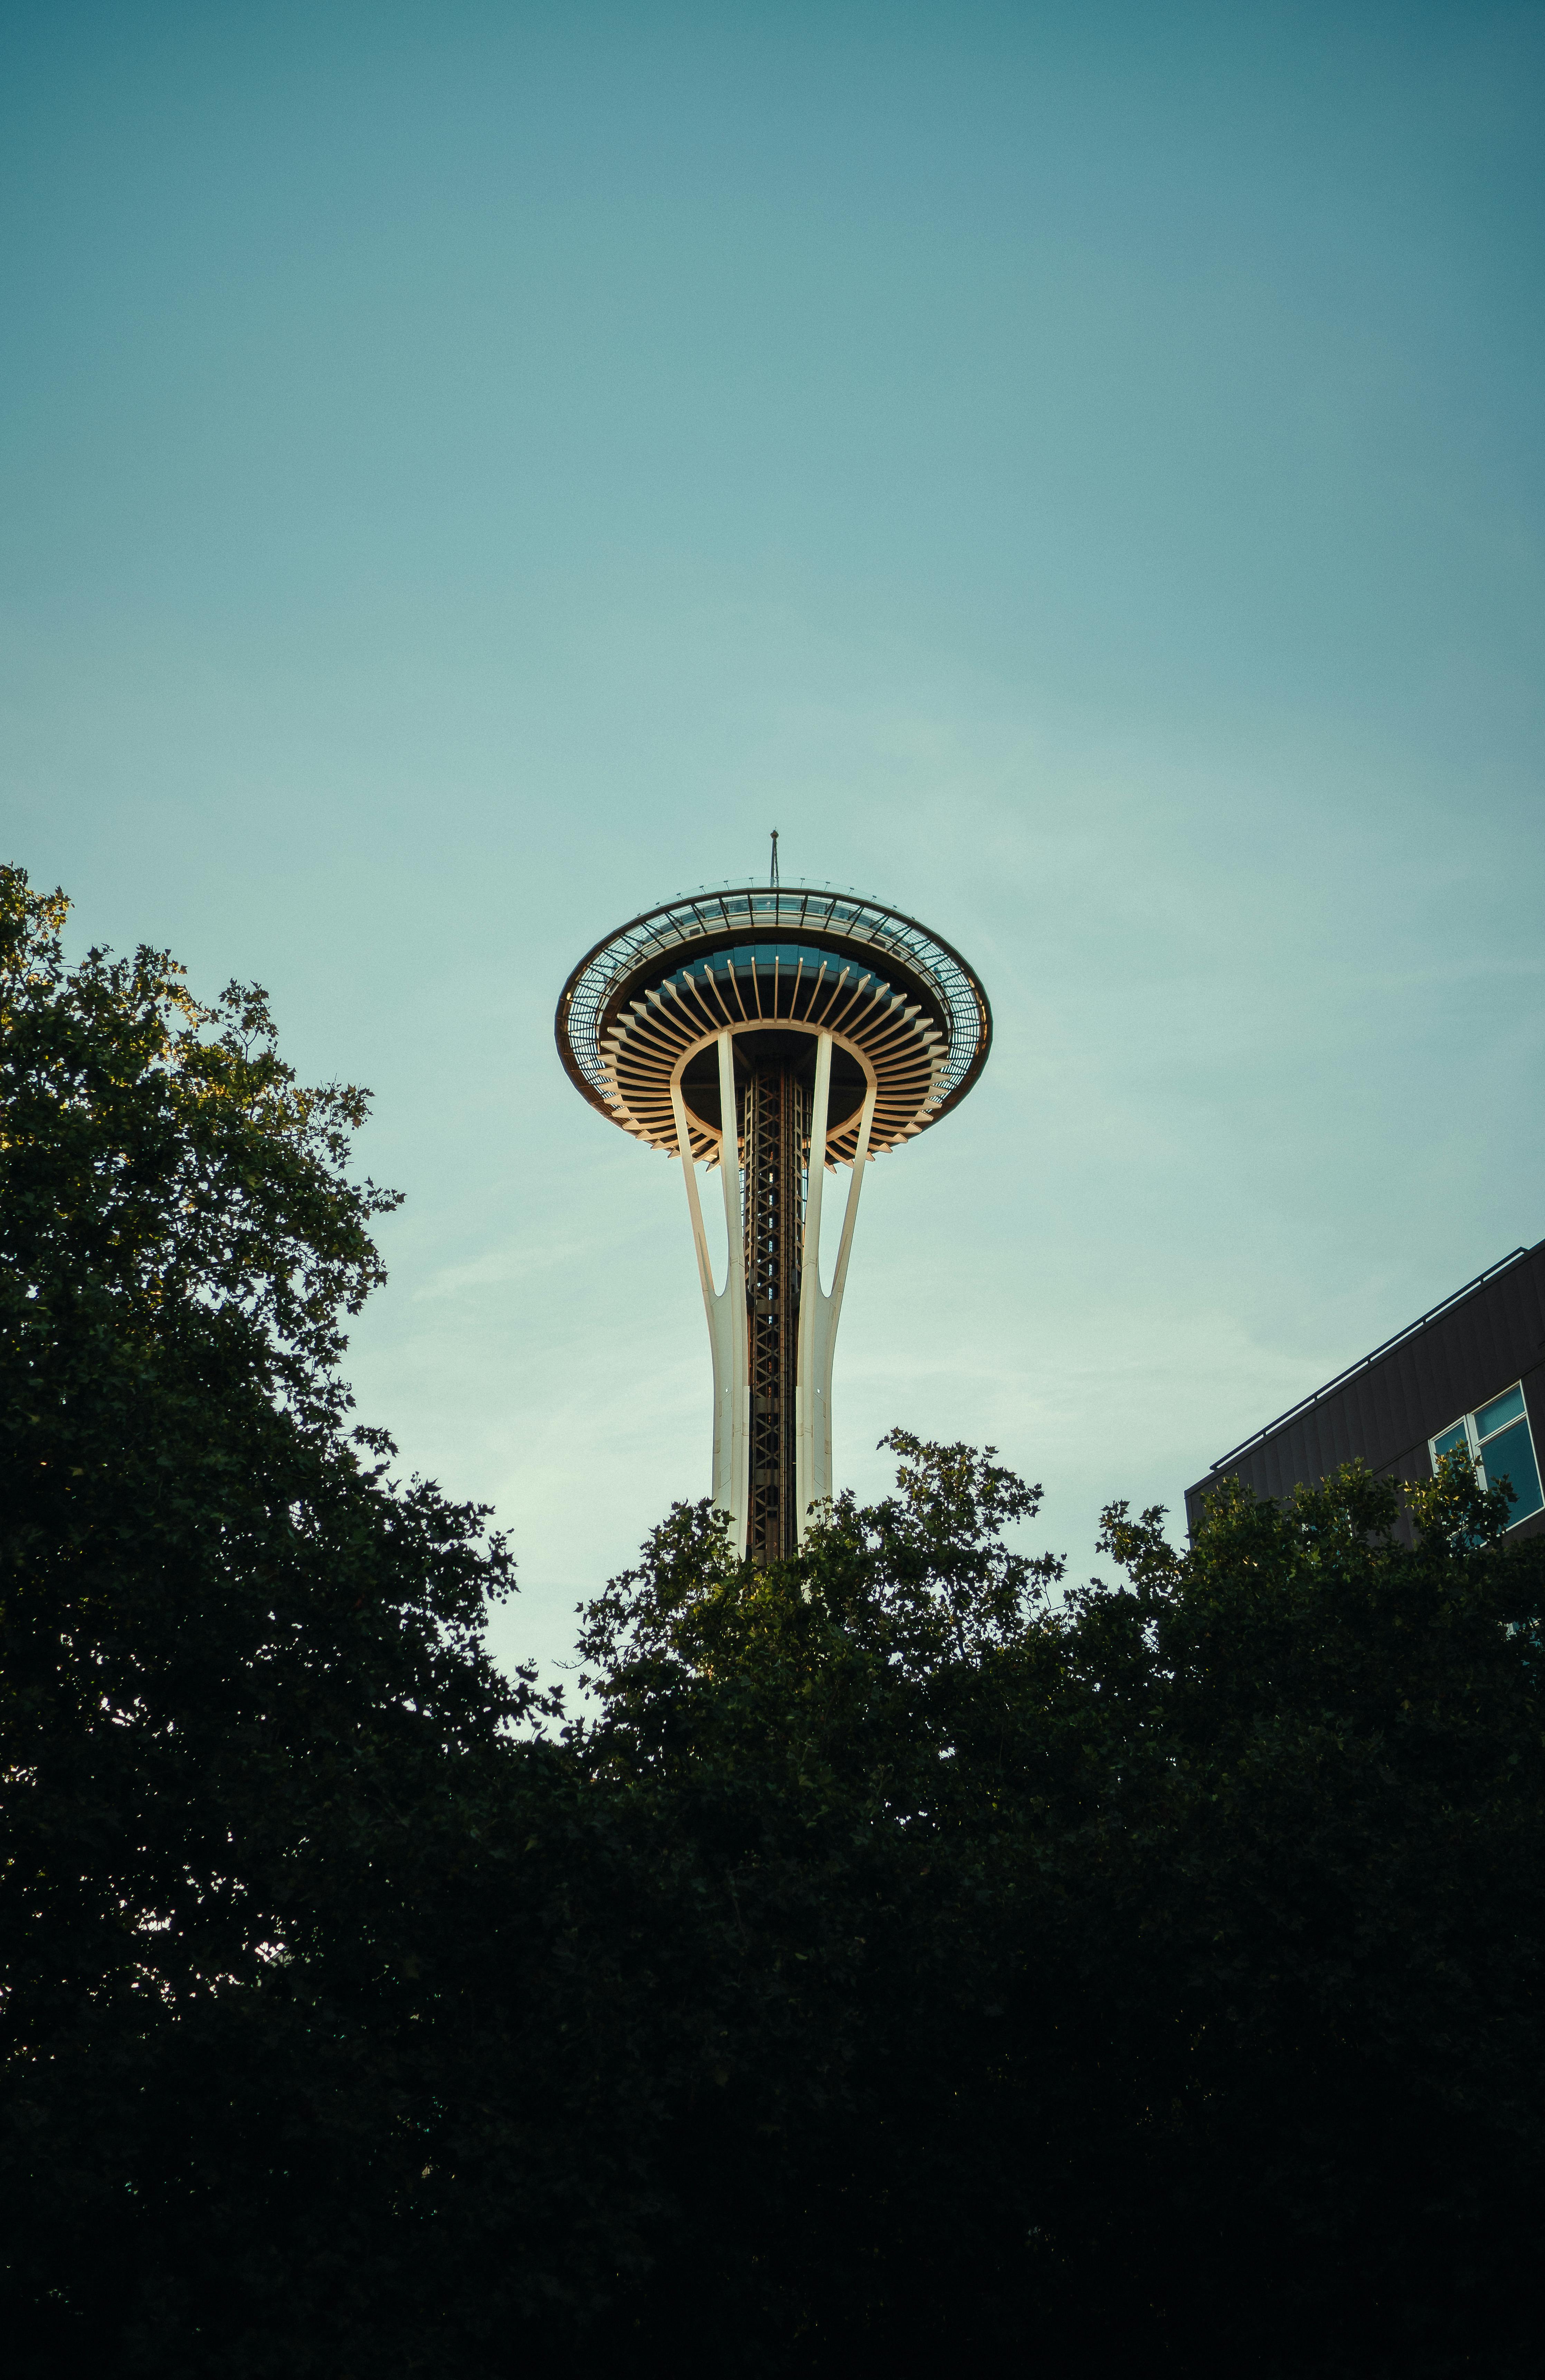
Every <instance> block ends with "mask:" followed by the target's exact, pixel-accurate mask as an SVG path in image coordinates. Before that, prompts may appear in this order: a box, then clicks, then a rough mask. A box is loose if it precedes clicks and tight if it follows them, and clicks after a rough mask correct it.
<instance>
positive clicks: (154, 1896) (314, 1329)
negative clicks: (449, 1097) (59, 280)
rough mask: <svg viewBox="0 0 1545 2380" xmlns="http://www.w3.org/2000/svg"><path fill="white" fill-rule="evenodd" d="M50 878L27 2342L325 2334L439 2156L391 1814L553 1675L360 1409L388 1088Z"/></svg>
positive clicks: (18, 1800) (26, 1810) (39, 1039)
mask: <svg viewBox="0 0 1545 2380" xmlns="http://www.w3.org/2000/svg"><path fill="white" fill-rule="evenodd" d="M65 915H66V904H65V902H64V900H63V898H62V896H60V895H57V894H55V895H54V896H52V897H48V896H40V895H38V894H36V893H34V892H31V891H30V888H29V886H28V884H27V880H26V878H25V877H24V876H23V875H22V874H21V873H20V872H19V871H18V870H16V869H6V870H4V871H0V1464H3V1480H0V1576H3V1585H0V1596H3V1603H0V1738H3V1748H4V1761H5V1776H6V1800H5V1817H4V1826H5V1849H6V1857H5V1864H4V1871H3V1884H0V1907H3V1912H4V1939H5V1945H6V1971H7V1972H6V2084H7V2089H6V2131H5V2136H4V2140H5V2145H4V2159H5V2162H4V2167H3V2168H0V2171H3V2174H4V2181H5V2191H6V2201H5V2203H6V2220H5V2224H4V2234H5V2237H4V2254H5V2258H6V2273H7V2300H8V2304H9V2307H10V2312H11V2322H12V2338H13V2342H14V2341H15V2340H16V2339H17V2338H20V2337H23V2336H25V2337H27V2338H30V2340H31V2342H32V2353H33V2355H34V2358H35V2361H36V2362H37V2363H38V2364H39V2366H40V2367H41V2368H43V2369H56V2368H58V2363H59V2361H60V2360H61V2359H62V2358H64V2357H65V2356H66V2355H67V2353H69V2352H72V2351H74V2350H75V2349H76V2348H79V2350H81V2351H82V2352H84V2351H85V2350H86V2348H87V2346H88V2344H90V2345H91V2346H96V2347H101V2346H103V2344H104V2342H113V2343H114V2344H115V2345H116V2360H119V2361H122V2360H123V2359H124V2358H125V2357H127V2358H128V2362H129V2363H130V2366H131V2368H132V2365H133V2363H134V2361H135V2360H136V2358H137V2357H142V2360H143V2362H144V2364H145V2366H146V2367H147V2368H155V2369H158V2370H161V2371H171V2370H176V2369H179V2368H183V2367H184V2366H186V2367H187V2368H189V2369H199V2370H202V2369H205V2368H207V2363H208V2359H209V2357H210V2354H211V2352H212V2346H213V2342H215V2341H217V2340H218V2341H223V2342H232V2341H234V2342H236V2343H237V2345H236V2350H233V2351H237V2368H251V2369H267V2368H273V2369H275V2370H277V2369H285V2370H286V2371H287V2370H300V2369H305V2368H307V2362H306V2352H305V2350H297V2349H296V2345H295V2342H296V2340H297V2339H300V2340H304V2339H306V2338H307V2337H308V2335H309V2334H312V2333H317V2334H320V2333H322V2332H327V2333H328V2334H330V2335H332V2334H335V2332H336V2331H337V2329H338V2327H339V2325H342V2326H343V2327H344V2328H346V2329H347V2326H348V2322H349V2319H350V2315H349V2308H350V2307H351V2306H352V2307H353V2308H354V2309H355V2312H356V2313H359V2309H361V2308H363V2307H366V2306H368V2304H369V2302H370V2299H371V2292H372V2291H373V2290H375V2289H378V2288H379V2286H380V2283H381V2279H382V2275H383V2270H384V2269H385V2268H386V2267H388V2266H389V2265H390V2262H391V2257H390V2253H389V2245H388V2233H387V2230H385V2229H383V2216H384V2214H385V2212H386V2211H387V2210H388V2209H390V2208H391V2207H392V2206H393V2205H394V2204H397V2203H398V2201H399V2200H400V2194H401V2190H402V2186H403V2177H404V2175H405V2174H407V2173H408V2172H409V2171H410V2170H416V2168H415V2167H413V2166H412V2165H411V2159H412V2156H413V2154H414V2143H413V2140H412V2137H411V2131H412V2128H411V2126H405V2125H403V2124H402V2123H401V2122H399V2121H395V2112H396V2111H395V2107H394V2097H395V2094H396V2093H397V2092H398V2091H399V2090H400V2088H401V2078H400V2076H399V2075H398V2073H397V2072H396V2071H395V2041H394V2023H395V2021H396V2020H398V2019H400V2016H401V2011H400V2010H398V2009H395V2008H394V2006H393V2003H392V1994H391V1987H390V1986H391V1972H392V1960H393V1956H394V1955H395V1953H397V1952H398V1951H400V1949H401V1944H400V1941H394V1940H391V1938H390V1937H391V1936H392V1934H393V1931H394V1910H393V1888H394V1885H395V1883H396V1882H398V1881H400V1878H399V1877H397V1876H395V1874H394V1871H395V1870H396V1869H398V1868H400V1867H401V1865H402V1861H401V1858H400V1856H399V1854H398V1852H397V1849H396V1844H397V1840H398V1839H399V1838H407V1839H411V1840H412V1842H413V1844H414V1848H415V1856H417V1857H419V1858H420V1859H421V1856H422V1850H423V1843H424V1840H425V1838H426V1835H427V1834H428V1833H430V1832H432V1831H433V1829H432V1828H430V1826H429V1819H430V1816H431V1815H434V1817H435V1818H436V1820H437V1821H438V1822H439V1825H440V1831H441V1832H442V1833H443V1832H444V1821H443V1818H442V1816H441V1813H442V1812H443V1809H444V1805H446V1804H447V1803H450V1802H454V1801H455V1799H456V1795H457V1794H458V1793H462V1792H465V1791H466V1790H467V1788H468V1779H470V1778H471V1777H472V1776H473V1775H474V1774H475V1773H476V1772H477V1771H478V1768H479V1763H480V1762H481V1763H482V1764H483V1765H484V1766H485V1767H486V1764H487V1762H488V1760H489V1759H490V1758H491V1757H493V1756H494V1755H495V1753H496V1748H497V1746H498V1743H499V1741H500V1738H501V1735H502V1732H503V1731H505V1730H507V1728H508V1726H509V1725H510V1723H511V1722H513V1721H515V1720H517V1719H518V1718H520V1717H521V1715H522V1714H523V1713H524V1711H525V1710H526V1709H527V1707H528V1706H529V1703H530V1700H531V1689H530V1686H529V1682H525V1681H522V1680H517V1681H516V1682H513V1683H511V1682H506V1681H505V1680H504V1679H503V1678H502V1677H501V1676H500V1675H499V1674H498V1673H497V1672H496V1671H495V1670H494V1669H493V1666H492V1665H491V1663H490V1662H489V1660H488V1658H487V1657H486V1655H485V1653H484V1651H483V1650H482V1647H481V1626H482V1620H483V1615H484V1612H485V1609H486V1608H487V1605H488V1602H489V1599H490V1598H491V1597H496V1596H499V1595H502V1594H504V1593H505V1592H506V1591H507V1589H508V1586H509V1583H510V1568H509V1561H508V1557H507V1554H506V1551H505V1547H504V1545H503V1543H502V1541H501V1540H499V1539H493V1540H492V1541H487V1540H486V1539H485V1538H484V1536H483V1515H482V1514H481V1512H478V1511H475V1510H473V1509H472V1508H469V1507H467V1506H458V1505H456V1504H454V1503H450V1502H448V1501H446V1500H444V1498H443V1497H441V1496H440V1495H439V1494H438V1492H437V1491H436V1490H435V1489H434V1488H432V1487H429V1486H426V1485H423V1484H417V1485H414V1486H413V1487H411V1488H396V1487H394V1486H393V1485H392V1484H391V1482H390V1480H389V1478H388V1476H387V1473H386V1468H385V1465H386V1463H387V1461H388V1459H389V1455H390V1451H391V1450H390V1446H389V1442H388V1441H386V1440H385V1439H383V1438H382V1437H381V1436H379V1435H377V1434H372V1433H371V1432H369V1431H364V1430H352V1431H351V1429H350V1427H349V1426H348V1408H349V1400H348V1396H347V1390H345V1389H344V1388H343V1386H342V1385H341V1383H340V1380H339V1378H338V1373H337V1360H338V1356H339V1354H340V1352H341V1349H342V1346H343V1343H344V1341H343V1330H342V1321H341V1318H342V1317H344V1316H347V1315H348V1314H352V1313H354V1312H356V1311H357V1310H358V1308H359V1304H360V1302H361V1300H362V1299H363V1297H364V1295H365V1294H366V1293H367V1292H368V1290H369V1289H370V1288H371V1286H373V1285H374V1283H375V1282H376V1281H379V1280H380V1279H381V1277H382V1274H381V1268H380V1264H379V1260H378V1258H377V1256H376V1253H375V1250H374V1248H373V1246H372V1245H371V1239H370V1236H369V1225H370V1222H371V1219H372V1217H374V1216H376V1215H379V1214H381V1213H382V1212H383V1211H385V1210H386V1209H387V1208H389V1207H390V1206H391V1205H393V1204H394V1203H395V1201H394V1200H393V1199H392V1198H391V1197H390V1196H387V1195H385V1194H383V1193H382V1192H379V1191H377V1190H376V1189H375V1188H374V1187H373V1185H371V1184H370V1183H369V1182H365V1183H356V1182H355V1181H353V1180H352V1179H351V1178H350V1176H349V1175H348V1173H347V1155H348V1148H349V1143H350V1138H351V1135H352V1134H353V1132H354V1130H355V1128H356V1127H357V1126H358V1125H359V1123H360V1121H361V1120H362V1118H363V1115H364V1112H365V1099H364V1095H363V1094H361V1093H360V1092H359V1091H357V1090H353V1089H349V1088H340V1087H331V1088H327V1089H322V1090H308V1089H305V1088H303V1087H300V1086H299V1085H298V1083H297V1082H296V1079H295V1077H294V1075H293V1074H292V1072H291V1070H290V1069H289V1068H288V1067H287V1066H286V1065H285V1064H284V1063H283V1062H282V1061H281V1060H280V1059H279V1057H278V1055H277V1054H276V1051H275V1050H274V1040H273V1028H272V1024H271V1020H270V1017H269V1014H268V1011H267V1008H266V1005H265V1003H264V1001H263V998H262V994H261V993H260V992H257V991H255V990H242V989H241V988H239V987H237V986H235V985H233V986H232V987H231V988H230V989H229V990H227V991H226V992H225V994H224V995H223V996H222V998H221V999H220V1000H219V1001H218V1002H215V1003H214V1005H213V1007H209V1006H203V1005H201V1004H200V1003H199V1002H196V1001H195V1000H194V999H193V998H192V997H191V996H190V994H189V991H188V990H187V989H186V987H185V984H184V981H183V977H182V973H181V970H180V969H179V968H177V967H176V965H174V963H173V962H172V961H171V960H170V959H169V958H167V957H166V956H165V955H164V954H163V953H157V952H154V951H150V950H140V952H139V953H137V954H136V956H135V957H134V958H133V959H132V960H130V961H123V960H115V959H113V958H111V957H110V956H109V955H108V954H107V953H103V952H101V951H95V950H93V951H92V952H91V953H90V954H89V955H88V956H87V957H86V959H85V960H84V961H83V962H82V963H81V964H80V965H78V966H76V967H73V968H70V967H67V966H66V965H65V962H64V957H63V953H62V949H61V943H60V933H61V929H62V927H63V925H64V921H65ZM409 1864H411V1862H410V1863H409ZM395 1931H396V1932H397V1933H398V1934H399V1935H400V1932H401V1927H400V1925H396V1926H395ZM420 2162H421V2159H420ZM324 2309H326V2312H325V2315H324V2312H323V2310H324ZM243 2341H245V2342H246V2344H245V2345H244V2346H243V2345H242V2344H241V2342H243ZM72 2343H73V2344H72ZM242 2357H245V2358H246V2359H247V2361H246V2362H245V2364H244V2363H243V2362H242V2361H241V2358H242ZM327 2368H329V2369H332V2368H334V2366H333V2365H331V2364H329V2365H328V2366H327Z"/></svg>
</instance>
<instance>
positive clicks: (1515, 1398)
mask: <svg viewBox="0 0 1545 2380" xmlns="http://www.w3.org/2000/svg"><path fill="white" fill-rule="evenodd" d="M1523 1410H1524V1391H1523V1390H1522V1389H1509V1390H1508V1392H1507V1394H1506V1396H1505V1397H1493V1398H1492V1400H1491V1402H1490V1404H1489V1405H1482V1406H1481V1409H1480V1411H1479V1412H1478V1414H1477V1415H1476V1428H1477V1431H1478V1433H1479V1435H1480V1436H1481V1437H1482V1438H1486V1437H1488V1436H1489V1435H1490V1432H1491V1431H1492V1430H1494V1429H1501V1427H1502V1424H1503V1423H1504V1422H1509V1421H1516V1420H1517V1418H1518V1416H1519V1415H1520V1414H1521V1413H1522V1412H1523Z"/></svg>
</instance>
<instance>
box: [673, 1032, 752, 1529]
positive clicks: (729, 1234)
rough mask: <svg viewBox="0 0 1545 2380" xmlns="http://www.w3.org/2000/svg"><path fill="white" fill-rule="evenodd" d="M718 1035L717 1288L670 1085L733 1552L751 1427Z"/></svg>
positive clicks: (720, 1490)
mask: <svg viewBox="0 0 1545 2380" xmlns="http://www.w3.org/2000/svg"><path fill="white" fill-rule="evenodd" d="M718 1038H719V1116H720V1130H719V1177H720V1181H721V1184H722V1185H723V1188H724V1235H725V1238H726V1239H727V1241H728V1243H729V1261H728V1264H727V1265H726V1267H725V1270H724V1287H723V1289H717V1290H716V1289H715V1288H714V1286H713V1267H712V1264H711V1263H710V1261H709V1254H708V1235H707V1233H705V1231H704V1229H703V1214H702V1204H701V1201H700V1198H699V1196H698V1175H697V1169H696V1167H695V1166H694V1164H693V1162H692V1142H691V1136H690V1135H689V1133H688V1130H687V1102H686V1100H685V1099H683V1097H682V1091H681V1084H680V1081H679V1079H677V1080H676V1081H674V1082H673V1083H672V1085H671V1107H672V1111H673V1112H674V1114H675V1135H676V1153H677V1155H678V1156H679V1157H680V1159H681V1171H682V1175H683V1178H684V1179H685V1181H686V1184H687V1210H688V1212H689V1214H690V1216H691V1219H692V1245H693V1247H694V1248H695V1250H696V1251H697V1257H698V1279H699V1281H700V1283H701V1286H702V1293H703V1307H704V1310H705V1312H706V1313H707V1316H708V1336H709V1343H710V1345H711V1346H712V1350H713V1501H714V1503H715V1504H716V1505H717V1506H718V1508H719V1510H720V1511H721V1512H724V1513H726V1514H727V1515H728V1517H729V1523H730V1536H731V1541H732V1543H733V1545H734V1548H735V1550H736V1554H737V1555H741V1554H744V1553H745V1551H746V1531H747V1523H748V1517H749V1510H750V1495H749V1480H748V1451H749V1431H750V1407H751V1399H750V1377H749V1348H748V1340H747V1313H746V1229H745V1222H744V1219H743V1216H742V1213H741V1198H740V1148H739V1137H738V1114H737V1109H736V1094H735V1054H734V1051H733V1050H732V1049H731V1046H730V1036H729V1034H727V1033H721V1034H720V1035H719V1037H718Z"/></svg>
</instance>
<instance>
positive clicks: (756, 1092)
mask: <svg viewBox="0 0 1545 2380" xmlns="http://www.w3.org/2000/svg"><path fill="white" fill-rule="evenodd" d="M741 1148H742V1153H743V1158H744V1163H745V1233H746V1318H747V1348H748V1372H749V1382H748V1386H749V1390H750V1412H749V1415H748V1422H749V1429H748V1438H749V1445H748V1473H749V1477H748V1483H747V1484H748V1491H749V1492H748V1513H747V1523H748V1525H747V1551H748V1553H749V1554H750V1556H751V1559H752V1560H754V1561H757V1562H770V1561H777V1560H780V1559H782V1558H783V1557H785V1556H786V1555H792V1554H793V1553H794V1552H795V1551H796V1550H797V1546H798V1540H799V1517H800V1516H799V1511H798V1506H797V1496H796V1490H797V1396H796V1391H797V1367H798V1353H799V1289H800V1263H801V1254H802V1249H803V1243H804V1227H805V1186H806V1173H807V1168H808V1165H809V1091H808V1089H807V1087H806V1086H805V1085H804V1084H803V1083H802V1082H801V1081H800V1080H799V1079H798V1076H797V1073H796V1070H795V1068H794V1066H793V1065H792V1064H791V1063H789V1062H788V1061H786V1060H777V1059H772V1060H768V1061H763V1062H760V1063H756V1064H754V1065H753V1066H752V1067H751V1069H750V1070H749V1072H748V1075H747V1077H746V1083H745V1088H744V1091H743V1093H742V1141H741Z"/></svg>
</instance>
